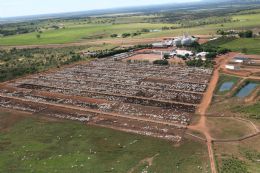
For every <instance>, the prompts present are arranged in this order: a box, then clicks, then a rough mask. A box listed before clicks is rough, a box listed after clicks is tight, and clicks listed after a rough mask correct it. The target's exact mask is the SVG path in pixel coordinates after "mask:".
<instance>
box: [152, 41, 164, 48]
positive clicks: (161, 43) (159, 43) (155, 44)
mask: <svg viewBox="0 0 260 173" xmlns="http://www.w3.org/2000/svg"><path fill="white" fill-rule="evenodd" d="M152 46H153V48H167V47H168V46H167V44H165V43H163V42H158V43H153V44H152Z"/></svg>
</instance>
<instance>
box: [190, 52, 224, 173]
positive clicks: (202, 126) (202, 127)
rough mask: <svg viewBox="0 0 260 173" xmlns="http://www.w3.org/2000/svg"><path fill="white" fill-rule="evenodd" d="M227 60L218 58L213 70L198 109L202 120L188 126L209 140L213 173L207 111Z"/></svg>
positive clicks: (210, 145)
mask: <svg viewBox="0 0 260 173" xmlns="http://www.w3.org/2000/svg"><path fill="white" fill-rule="evenodd" d="M227 62H228V58H226V56H222V57H219V58H218V59H217V67H216V68H215V70H214V72H213V75H212V78H211V81H210V83H209V85H208V89H207V91H206V92H205V94H204V97H203V99H202V102H201V104H200V105H199V107H198V109H197V114H199V115H200V116H201V118H200V121H199V122H198V124H196V125H194V126H189V127H188V128H189V129H191V130H195V131H199V132H201V133H203V134H204V135H205V137H206V140H207V147H208V154H209V159H210V167H211V171H212V173H217V169H216V165H215V158H214V151H213V147H212V137H211V135H210V132H209V128H208V127H207V123H206V120H207V117H206V111H207V109H208V107H209V106H210V104H211V101H212V98H213V94H214V90H215V88H216V86H217V83H218V80H219V70H220V68H221V67H223V66H225V64H226V63H227Z"/></svg>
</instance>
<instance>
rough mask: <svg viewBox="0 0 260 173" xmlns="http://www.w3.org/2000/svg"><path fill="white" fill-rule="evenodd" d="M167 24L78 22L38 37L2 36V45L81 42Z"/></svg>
mask: <svg viewBox="0 0 260 173" xmlns="http://www.w3.org/2000/svg"><path fill="white" fill-rule="evenodd" d="M163 26H169V25H167V24H149V23H132V24H115V25H113V24H83V25H81V24H78V25H69V26H68V27H66V28H63V29H58V30H47V31H44V32H43V33H42V34H41V38H37V37H36V34H37V33H29V34H22V35H15V36H8V37H3V38H0V45H34V44H37V45H38V44H39V45H44V44H62V43H70V42H79V41H84V40H93V39H101V38H110V35H111V34H115V33H116V34H119V35H120V34H123V33H128V32H129V33H131V32H137V31H138V30H141V29H142V28H148V29H160V28H161V27H163Z"/></svg>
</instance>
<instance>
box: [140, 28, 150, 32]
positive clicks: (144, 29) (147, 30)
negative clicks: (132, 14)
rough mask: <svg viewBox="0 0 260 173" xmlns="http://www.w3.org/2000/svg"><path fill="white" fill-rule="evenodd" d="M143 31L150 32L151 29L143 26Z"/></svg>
mask: <svg viewBox="0 0 260 173" xmlns="http://www.w3.org/2000/svg"><path fill="white" fill-rule="evenodd" d="M141 32H150V30H149V29H146V28H143V29H142V30H141Z"/></svg>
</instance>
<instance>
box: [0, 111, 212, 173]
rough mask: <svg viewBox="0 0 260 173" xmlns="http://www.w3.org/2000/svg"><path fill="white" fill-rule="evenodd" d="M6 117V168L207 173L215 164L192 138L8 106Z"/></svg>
mask: <svg viewBox="0 0 260 173" xmlns="http://www.w3.org/2000/svg"><path fill="white" fill-rule="evenodd" d="M34 116H35V117H36V115H34ZM0 120H1V121H0V153H1V157H0V172H19V173H22V172H25V173H28V172H37V173H45V172H62V173H66V172H68V173H70V172H84V173H85V172H92V173H95V172H96V173H100V172H113V173H117V172H118V173H122V172H127V171H129V170H133V172H140V171H144V170H146V169H147V171H148V172H163V173H168V172H169V173H170V172H180V173H182V172H183V173H186V172H191V173H196V172H198V173H201V172H202V171H203V172H206V171H208V169H209V168H208V166H207V165H208V157H207V150H206V146H204V144H200V143H198V142H193V141H191V140H188V139H186V140H185V141H184V142H183V144H181V145H180V146H174V145H173V144H172V143H169V142H167V141H162V140H158V139H154V138H149V137H144V136H138V135H133V134H127V133H123V132H118V131H114V130H109V129H103V128H98V127H89V126H86V125H83V124H80V123H76V122H60V121H53V120H52V121H50V120H49V119H48V120H46V119H42V118H33V117H31V116H23V113H17V112H15V113H10V112H6V111H4V110H1V111H0ZM153 157H154V158H153ZM149 158H150V159H151V158H153V159H152V163H151V165H150V166H148V167H146V166H147V165H149V164H148V161H146V159H148V160H149Z"/></svg>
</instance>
